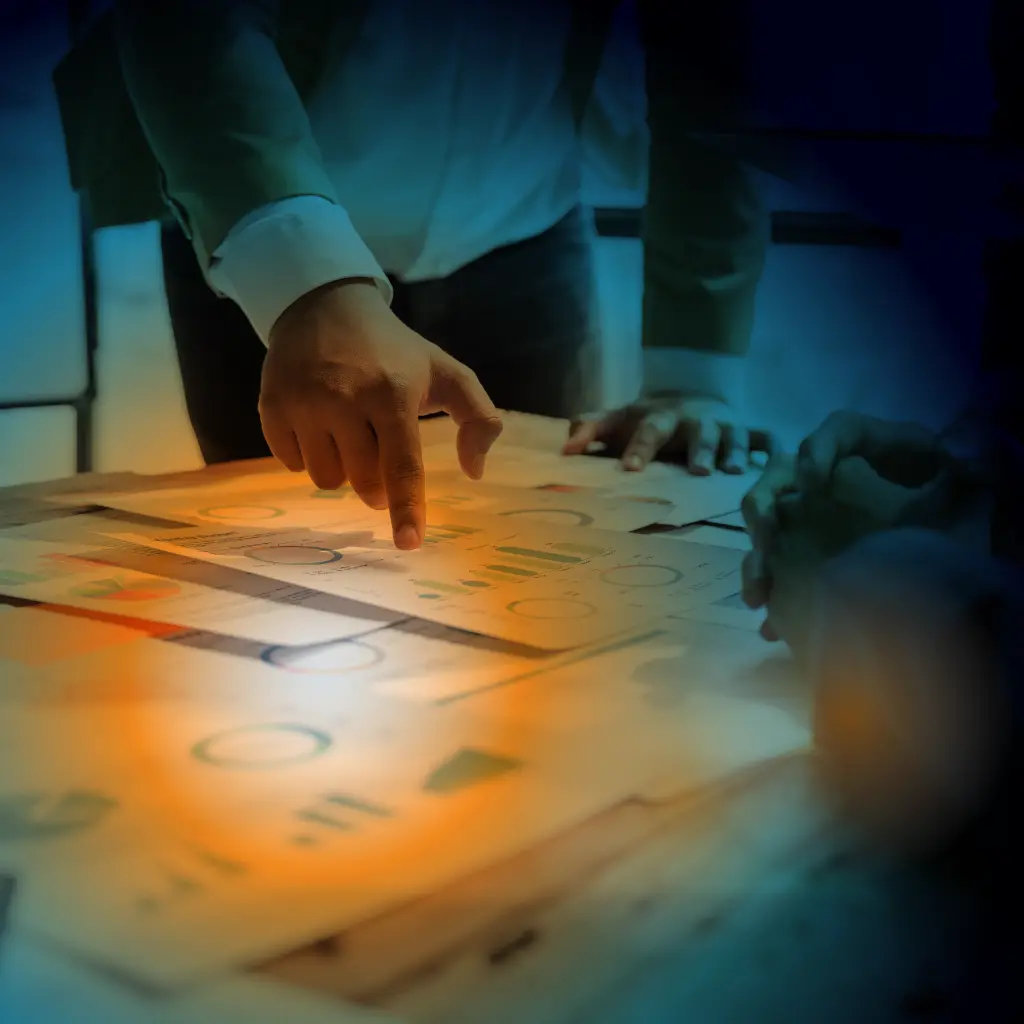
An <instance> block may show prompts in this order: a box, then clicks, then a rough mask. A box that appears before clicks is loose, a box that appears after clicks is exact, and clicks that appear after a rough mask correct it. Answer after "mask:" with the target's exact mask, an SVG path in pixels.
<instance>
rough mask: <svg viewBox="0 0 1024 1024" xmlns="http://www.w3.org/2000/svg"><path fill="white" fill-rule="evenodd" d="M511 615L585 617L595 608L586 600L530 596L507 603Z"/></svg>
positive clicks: (559, 617)
mask: <svg viewBox="0 0 1024 1024" xmlns="http://www.w3.org/2000/svg"><path fill="white" fill-rule="evenodd" d="M507 608H508V610H509V611H510V612H511V613H512V614H513V615H521V616H522V617H523V618H524V619H585V618H587V616H589V615H593V614H594V612H595V611H596V610H597V609H596V608H595V607H594V606H593V605H592V604H588V603H587V602H586V601H574V600H571V599H570V598H564V597H532V598H526V599H525V600H522V601H513V602H512V603H511V604H510V605H507Z"/></svg>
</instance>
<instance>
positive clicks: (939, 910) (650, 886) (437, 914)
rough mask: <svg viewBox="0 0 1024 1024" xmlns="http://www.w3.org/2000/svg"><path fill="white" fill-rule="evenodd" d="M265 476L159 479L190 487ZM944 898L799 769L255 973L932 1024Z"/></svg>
mask: <svg viewBox="0 0 1024 1024" xmlns="http://www.w3.org/2000/svg"><path fill="white" fill-rule="evenodd" d="M422 426H423V435H424V441H425V443H435V442H438V441H444V440H447V439H449V438H452V439H453V438H454V427H453V425H452V424H451V423H450V421H448V420H446V419H436V420H425V421H424V422H423V424H422ZM565 430H566V424H565V423H562V422H557V421H550V420H541V419H538V418H535V417H520V416H516V417H510V418H509V420H508V422H507V426H506V432H505V435H504V437H503V439H502V441H501V442H499V447H498V448H497V449H496V450H495V454H494V455H492V457H494V458H498V457H500V445H501V444H503V443H514V444H517V445H521V446H528V447H539V448H546V449H549V450H550V449H552V448H554V447H556V446H557V445H558V443H559V442H560V441H561V439H562V438H563V437H564V436H565ZM271 465H272V463H269V462H268V463H266V464H259V463H257V464H254V463H249V464H246V465H244V466H239V465H233V466H232V465H229V466H219V467H211V468H208V469H204V470H200V471H193V472H189V473H184V474H173V475H168V476H164V477H160V478H147V479H148V483H149V484H150V485H153V484H159V485H161V486H162V485H164V484H165V483H166V484H167V485H168V486H170V485H172V484H177V485H181V484H182V483H183V482H188V481H194V480H197V479H210V478H213V477H216V476H221V475H232V474H236V473H241V472H246V473H251V472H259V471H260V470H261V469H263V468H269V467H270V466H271ZM133 481H134V482H138V478H137V477H135V476H134V475H132V474H127V475H125V474H116V475H115V474H92V475H90V476H89V477H78V478H75V479H72V480H64V481H54V482H51V483H47V484H42V485H30V486H22V487H15V488H6V489H3V490H0V511H2V510H3V508H4V507H5V506H6V507H8V508H11V507H14V506H15V505H16V503H17V501H18V499H26V498H27V499H32V498H38V497H41V496H44V495H47V494H53V493H57V492H60V491H72V490H79V491H82V490H86V489H91V488H92V487H93V486H96V487H98V488H101V487H109V488H111V489H113V488H115V487H120V486H123V485H129V486H130V485H131V483H132V482H133ZM933 895H934V893H932V892H931V890H930V889H928V884H927V883H926V882H924V881H923V880H922V879H921V878H918V877H908V876H907V875H906V873H905V872H902V873H901V872H900V871H898V870H897V869H895V868H894V867H887V866H885V865H884V864H881V863H879V862H877V861H876V860H874V859H873V858H871V857H869V856H868V855H867V854H866V853H864V852H863V851H861V850H860V849H859V847H858V846H857V844H856V843H855V841H854V840H853V839H852V838H851V837H850V836H848V835H847V834H846V833H845V832H844V830H843V829H842V828H841V827H840V825H839V824H838V822H837V821H836V819H835V818H834V817H833V816H832V815H830V813H829V811H828V808H827V804H826V801H825V800H824V799H822V796H821V794H820V793H819V792H818V790H817V785H816V780H815V776H814V771H813V761H812V759H811V758H810V756H808V755H804V754H801V755H794V756H791V757H786V758H782V759H779V760H776V761H774V762H771V763H767V764H763V765H760V766H758V767H757V768H755V769H750V770H747V771H746V772H744V773H742V774H741V775H739V776H737V777H734V778H731V779H729V780H728V781H727V782H724V783H721V784H719V785H716V786H714V787H710V788H708V789H706V790H704V791H702V792H700V793H698V794H691V795H689V796H687V797H685V798H680V799H666V800H665V801H663V802H657V801H631V802H628V803H625V804H623V805H621V806H618V807H614V808H611V809H609V810H608V811H606V812H605V813H603V814H601V815H599V816H597V817H595V818H593V819H591V820H590V821H588V822H586V823H584V824H583V825H580V826H578V827H576V828H575V829H573V830H571V831H569V832H566V833H564V834H562V835H560V836H557V837H555V838H554V839H552V840H550V841H548V842H546V843H544V844H542V845H541V846H539V847H537V848H534V849H532V850H529V851H527V852H525V853H522V854H520V855H518V856H516V857H514V858H512V859H510V860H508V861H506V862H503V863H499V864H494V865H492V866H491V867H489V868H488V869H486V870H485V871H482V872H479V873H477V874H475V875H473V876H471V877H469V878H464V879H462V880H461V881H460V882H459V883H458V884H455V885H452V886H450V887H448V888H446V889H444V890H441V891H438V892H436V893H433V894H432V895H431V896H430V897H429V898H426V899H421V900H418V901H416V902H415V903H412V904H410V905H407V906H403V907H399V908H397V909H395V910H394V911H392V912H390V913H388V914H385V915H383V916H381V917H379V918H376V919H374V920H371V921H368V922H366V923H364V924H362V925H360V926H358V927H355V928H352V929H350V930H348V931H347V932H345V933H344V934H342V935H337V936H330V937H325V938H324V939H323V940H322V941H320V942H318V943H316V944H315V945H313V946H311V947H309V948H305V949H300V950H295V951H293V952H292V953H290V954H288V955H286V956H282V957H279V958H277V959H275V960H273V961H271V962H268V963H265V964H261V965H258V966H255V967H253V968H252V970H254V971H256V972H258V973H261V974H264V975H268V976H271V977H274V978H276V979H277V980H279V981H284V982H288V983H292V984H295V985H299V986H304V987H307V988H310V989H314V990H317V991H320V992H323V993H331V994H336V995H338V996H342V997H344V998H345V999H347V1000H349V1001H351V1002H355V1003H361V1004H366V1005H369V1006H374V1007H378V1008H381V1009H384V1010H387V1011H390V1012H391V1013H392V1014H394V1016H395V1017H396V1018H398V1019H401V1020H407V1021H410V1022H437V1024H441V1022H444V1024H459V1022H467V1024H468V1022H472V1024H481V1022H487V1024H502V1022H505V1021H508V1022H513V1021H515V1022H524V1021H529V1022H531V1024H544V1022H558V1024H570V1022H573V1024H575V1022H579V1024H584V1022H587V1024H595V1022H603V1021H607V1022H609V1024H611V1022H615V1024H629V1022H638V1024H639V1022H644V1024H657V1022H661V1021H666V1022H667V1021H683V1020H685V1021H687V1022H698V1024H704V1022H708V1024H719V1022H729V1021H736V1022H740V1021H742V1022H749V1021H757V1022H759V1024H773V1022H776V1021H778V1022H780V1024H781V1022H786V1024H802V1022H805V1021H806V1022H808V1024H810V1022H815V1024H817V1022H821V1021H825V1020H828V1021H838V1022H845V1021H849V1022H851V1024H852V1022H858V1024H862V1022H867V1021H871V1022H878V1021H888V1020H893V1021H896V1020H908V1019H932V1018H931V1017H928V1016H927V1012H931V1011H934V1010H935V1008H936V1006H940V1005H941V1001H942V998H943V996H942V993H941V982H942V980H943V977H944V973H943V964H945V963H946V962H947V959H948V955H949V943H950V934H951V926H948V921H949V919H950V918H949V915H948V914H947V912H946V909H945V906H944V904H943V903H942V901H941V900H938V899H933V898H932V896H933ZM922 907H928V908H929V909H928V910H927V912H924V911H922ZM937 985H938V988H936V986H937ZM922 1007H924V1008H925V1016H924V1017H922V1016H921V1012H922V1011H921V1008H922ZM929 1007H930V1008H931V1010H930V1011H929V1009H928V1008H929Z"/></svg>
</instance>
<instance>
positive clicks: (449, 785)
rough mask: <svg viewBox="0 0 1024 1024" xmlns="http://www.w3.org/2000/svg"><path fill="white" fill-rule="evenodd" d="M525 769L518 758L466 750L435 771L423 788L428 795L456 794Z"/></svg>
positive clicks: (484, 751)
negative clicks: (508, 773)
mask: <svg viewBox="0 0 1024 1024" xmlns="http://www.w3.org/2000/svg"><path fill="white" fill-rule="evenodd" d="M522 766H523V762H522V761H519V760H517V759H516V758H514V757H502V756H501V755H500V754H488V753H487V751H486V750H472V749H470V748H469V747H464V748H463V749H462V750H460V751H459V752H458V753H457V754H454V755H452V756H451V757H450V758H448V760H447V761H445V762H444V764H442V765H439V766H438V767H437V768H435V769H434V770H433V771H432V772H431V773H430V775H429V776H428V778H427V780H426V782H424V783H423V788H424V790H426V791H427V792H428V793H456V792H458V791H459V790H460V789H467V788H469V787H470V786H475V785H476V784H477V783H478V782H486V781H487V780H488V779H493V778H496V777H497V776H498V775H504V774H505V773H506V772H513V771H515V770H516V769H517V768H522Z"/></svg>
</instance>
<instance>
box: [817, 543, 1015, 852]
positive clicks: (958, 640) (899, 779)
mask: <svg viewBox="0 0 1024 1024" xmlns="http://www.w3.org/2000/svg"><path fill="white" fill-rule="evenodd" d="M1022 613H1024V592H1022V588H1021V581H1020V579H1019V578H1018V577H1016V576H1015V575H1014V574H1013V573H1012V572H1011V571H1010V570H1009V569H1008V568H1006V567H1005V566H1003V565H1000V564H999V563H997V562H996V561H995V560H993V559H991V558H984V557H982V556H980V555H978V554H976V553H974V552H972V551H971V550H970V549H969V548H967V547H965V546H963V545H962V544H958V543H957V542H956V541H954V540H952V539H951V538H950V537H948V536H945V535H943V534H941V533H939V532H936V531H931V530H923V529H902V530H892V531H886V532H883V533H877V534H874V535H872V536H869V537H866V538H865V539H863V540H861V541H860V542H858V543H857V544H855V545H854V546H852V547H851V548H850V549H849V550H847V551H846V552H845V553H844V554H842V555H841V556H839V557H837V558H835V559H833V560H831V561H830V562H829V563H828V564H827V565H826V566H825V567H824V568H823V569H822V571H821V575H820V579H819V582H818V585H817V588H816V590H815V613H814V616H813V623H812V624H811V625H810V628H809V630H808V634H807V643H808V646H807V649H806V651H805V658H806V665H807V668H808V671H809V672H810V674H811V678H812V679H813V681H814V682H815V684H816V686H817V702H816V710H815V736H816V740H817V744H818V747H819V751H820V760H821V767H822V772H823V775H824V777H825V779H826V781H827V783H828V785H829V789H830V792H831V793H832V794H833V795H834V797H835V798H836V799H837V801H838V802H839V804H840V805H841V807H842V808H843V810H844V811H845V812H846V813H847V814H848V815H849V816H850V817H851V818H852V819H853V821H854V822H855V823H856V824H858V825H860V826H862V827H863V828H864V829H865V830H866V831H867V832H868V833H869V835H870V836H871V837H872V838H873V839H875V840H876V841H878V842H879V843H880V844H882V845H883V846H884V847H885V848H886V849H889V850H892V851H894V852H898V853H908V854H923V853H928V852H932V851H934V850H936V849H938V848H941V847H943V846H945V845H946V844H948V843H951V842H953V841H955V840H956V839H957V838H959V837H960V836H962V835H963V834H964V833H965V832H968V831H970V830H971V829H972V828H973V827H974V826H976V825H979V824H980V823H981V822H982V821H983V820H984V819H985V818H986V817H987V816H988V815H989V814H990V813H991V812H995V813H996V814H997V815H999V816H1002V815H1003V814H1004V813H1005V812H1008V811H1011V810H1012V808H1009V807H996V806H994V804H995V803H996V802H997V801H998V794H999V793H1000V792H1001V791H1002V789H1003V788H1004V786H1005V788H1006V789H1007V790H1009V791H1010V792H1011V793H1012V790H1013V788H1014V787H1013V785H1012V783H1010V782H1009V780H1010V779H1011V778H1016V771H1017V769H1016V765H1015V763H1014V759H1015V749H1016V740H1017V732H1018V730H1019V723H1020V707H1019V704H1020V693H1019V687H1020V682H1021V680H1020V676H1021V664H1022V662H1021V644H1020V641H1019V637H1018V634H1017V624H1018V623H1019V622H1020V621H1021V616H1022ZM1014 802H1016V800H1015V801H1014Z"/></svg>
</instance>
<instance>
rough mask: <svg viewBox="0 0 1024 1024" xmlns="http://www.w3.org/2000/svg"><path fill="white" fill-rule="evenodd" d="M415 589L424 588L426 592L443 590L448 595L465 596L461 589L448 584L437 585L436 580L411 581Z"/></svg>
mask: <svg viewBox="0 0 1024 1024" xmlns="http://www.w3.org/2000/svg"><path fill="white" fill-rule="evenodd" d="M413 583H415V584H416V586H417V587H426V588H427V589H428V590H443V591H445V592H446V593H448V594H465V593H466V591H465V589H464V588H463V587H453V586H452V585H451V584H450V583H438V582H437V581H436V580H413Z"/></svg>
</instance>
